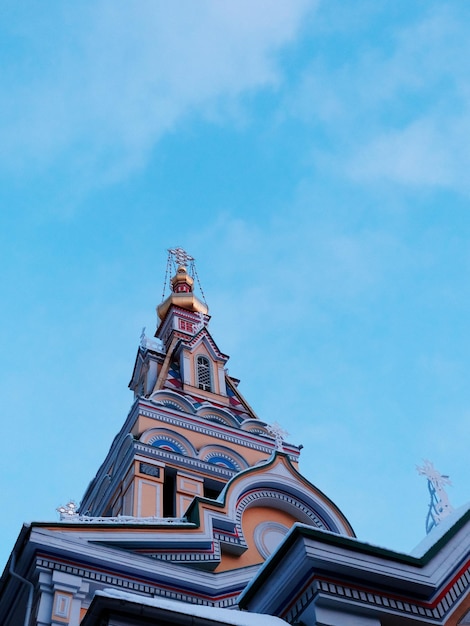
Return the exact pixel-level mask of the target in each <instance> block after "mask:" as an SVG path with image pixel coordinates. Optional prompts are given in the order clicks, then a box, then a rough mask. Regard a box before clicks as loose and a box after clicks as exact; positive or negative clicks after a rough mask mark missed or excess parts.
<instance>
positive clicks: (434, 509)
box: [416, 459, 454, 533]
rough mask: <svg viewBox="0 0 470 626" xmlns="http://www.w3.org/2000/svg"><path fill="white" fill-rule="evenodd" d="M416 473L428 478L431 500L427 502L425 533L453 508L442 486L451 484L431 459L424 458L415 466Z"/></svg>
mask: <svg viewBox="0 0 470 626" xmlns="http://www.w3.org/2000/svg"><path fill="white" fill-rule="evenodd" d="M416 469H417V471H418V474H420V475H421V476H426V478H427V479H428V489H429V495H430V496H431V501H430V503H429V509H428V514H427V516H426V533H429V532H431V530H432V529H433V528H434V526H437V525H438V524H439V523H440V522H442V520H443V519H444V518H446V517H447V516H448V515H450V514H451V513H452V511H453V510H454V509H453V507H452V505H451V503H450V502H449V496H448V495H447V493H446V491H445V489H444V486H445V485H452V483H451V481H450V478H449V476H446V475H445V474H441V473H440V472H438V471H437V469H436V468H435V467H434V465H433V464H432V463H431V461H428V460H427V459H425V460H424V464H423V466H422V467H419V466H416Z"/></svg>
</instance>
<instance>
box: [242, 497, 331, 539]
mask: <svg viewBox="0 0 470 626" xmlns="http://www.w3.org/2000/svg"><path fill="white" fill-rule="evenodd" d="M250 506H266V507H268V508H276V509H282V510H284V511H286V512H287V513H290V514H291V515H293V516H294V517H296V518H297V520H298V521H299V522H303V523H306V524H309V525H310V526H314V527H315V528H320V529H322V530H329V531H332V532H338V530H337V529H336V528H329V527H328V525H327V524H326V523H325V521H324V520H323V519H322V518H321V517H320V515H319V514H317V512H316V511H314V510H313V509H312V508H311V507H310V506H308V505H306V503H304V502H301V501H300V500H298V499H297V498H295V497H293V496H292V495H290V494H287V493H284V492H282V491H278V490H277V489H269V488H266V489H260V490H252V491H249V492H248V493H246V494H245V495H244V496H243V497H242V498H241V499H240V500H239V502H238V505H237V509H236V516H235V523H236V526H237V530H238V533H239V535H240V537H244V534H243V528H242V516H243V513H244V511H245V510H246V509H248V508H249V507H250Z"/></svg>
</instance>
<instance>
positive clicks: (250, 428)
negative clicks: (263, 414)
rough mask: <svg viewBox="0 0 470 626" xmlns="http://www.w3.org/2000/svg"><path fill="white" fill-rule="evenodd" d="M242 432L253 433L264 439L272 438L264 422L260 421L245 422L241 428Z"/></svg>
mask: <svg viewBox="0 0 470 626" xmlns="http://www.w3.org/2000/svg"><path fill="white" fill-rule="evenodd" d="M240 428H241V429H242V430H246V431H247V432H249V433H253V434H255V435H262V436H263V437H271V438H272V435H271V433H270V432H269V431H268V429H267V428H266V427H265V425H264V422H260V421H259V420H253V419H250V420H245V421H244V422H243V423H242V425H241V426H240Z"/></svg>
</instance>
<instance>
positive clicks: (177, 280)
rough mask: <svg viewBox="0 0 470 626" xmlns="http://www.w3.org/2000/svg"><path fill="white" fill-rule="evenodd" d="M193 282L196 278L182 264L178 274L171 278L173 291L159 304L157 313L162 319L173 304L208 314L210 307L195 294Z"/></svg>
mask: <svg viewBox="0 0 470 626" xmlns="http://www.w3.org/2000/svg"><path fill="white" fill-rule="evenodd" d="M193 284H194V280H193V279H192V278H191V276H190V275H189V274H188V271H187V269H186V267H185V266H184V265H180V266H179V267H178V269H177V271H176V274H175V275H174V276H173V278H172V279H171V287H172V289H173V293H171V294H170V295H169V296H168V298H167V299H166V300H164V301H163V302H162V303H161V304H159V305H158V306H157V314H158V317H159V318H160V319H161V320H163V319H164V317H165V315H166V314H167V313H168V309H169V308H170V306H171V305H172V304H174V305H175V306H178V307H180V308H181V309H186V310H187V311H194V312H198V313H203V314H204V315H207V313H208V311H209V308H208V306H207V305H206V304H204V303H203V302H201V301H200V300H199V298H197V297H196V296H195V295H194V293H193Z"/></svg>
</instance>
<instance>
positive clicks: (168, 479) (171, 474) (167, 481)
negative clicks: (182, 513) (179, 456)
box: [163, 467, 176, 517]
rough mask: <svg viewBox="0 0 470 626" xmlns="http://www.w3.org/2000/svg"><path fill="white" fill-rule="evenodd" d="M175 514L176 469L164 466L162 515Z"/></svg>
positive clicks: (171, 515)
mask: <svg viewBox="0 0 470 626" xmlns="http://www.w3.org/2000/svg"><path fill="white" fill-rule="evenodd" d="M175 515H176V470H174V469H171V468H168V467H165V478H164V480H163V517H175Z"/></svg>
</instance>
